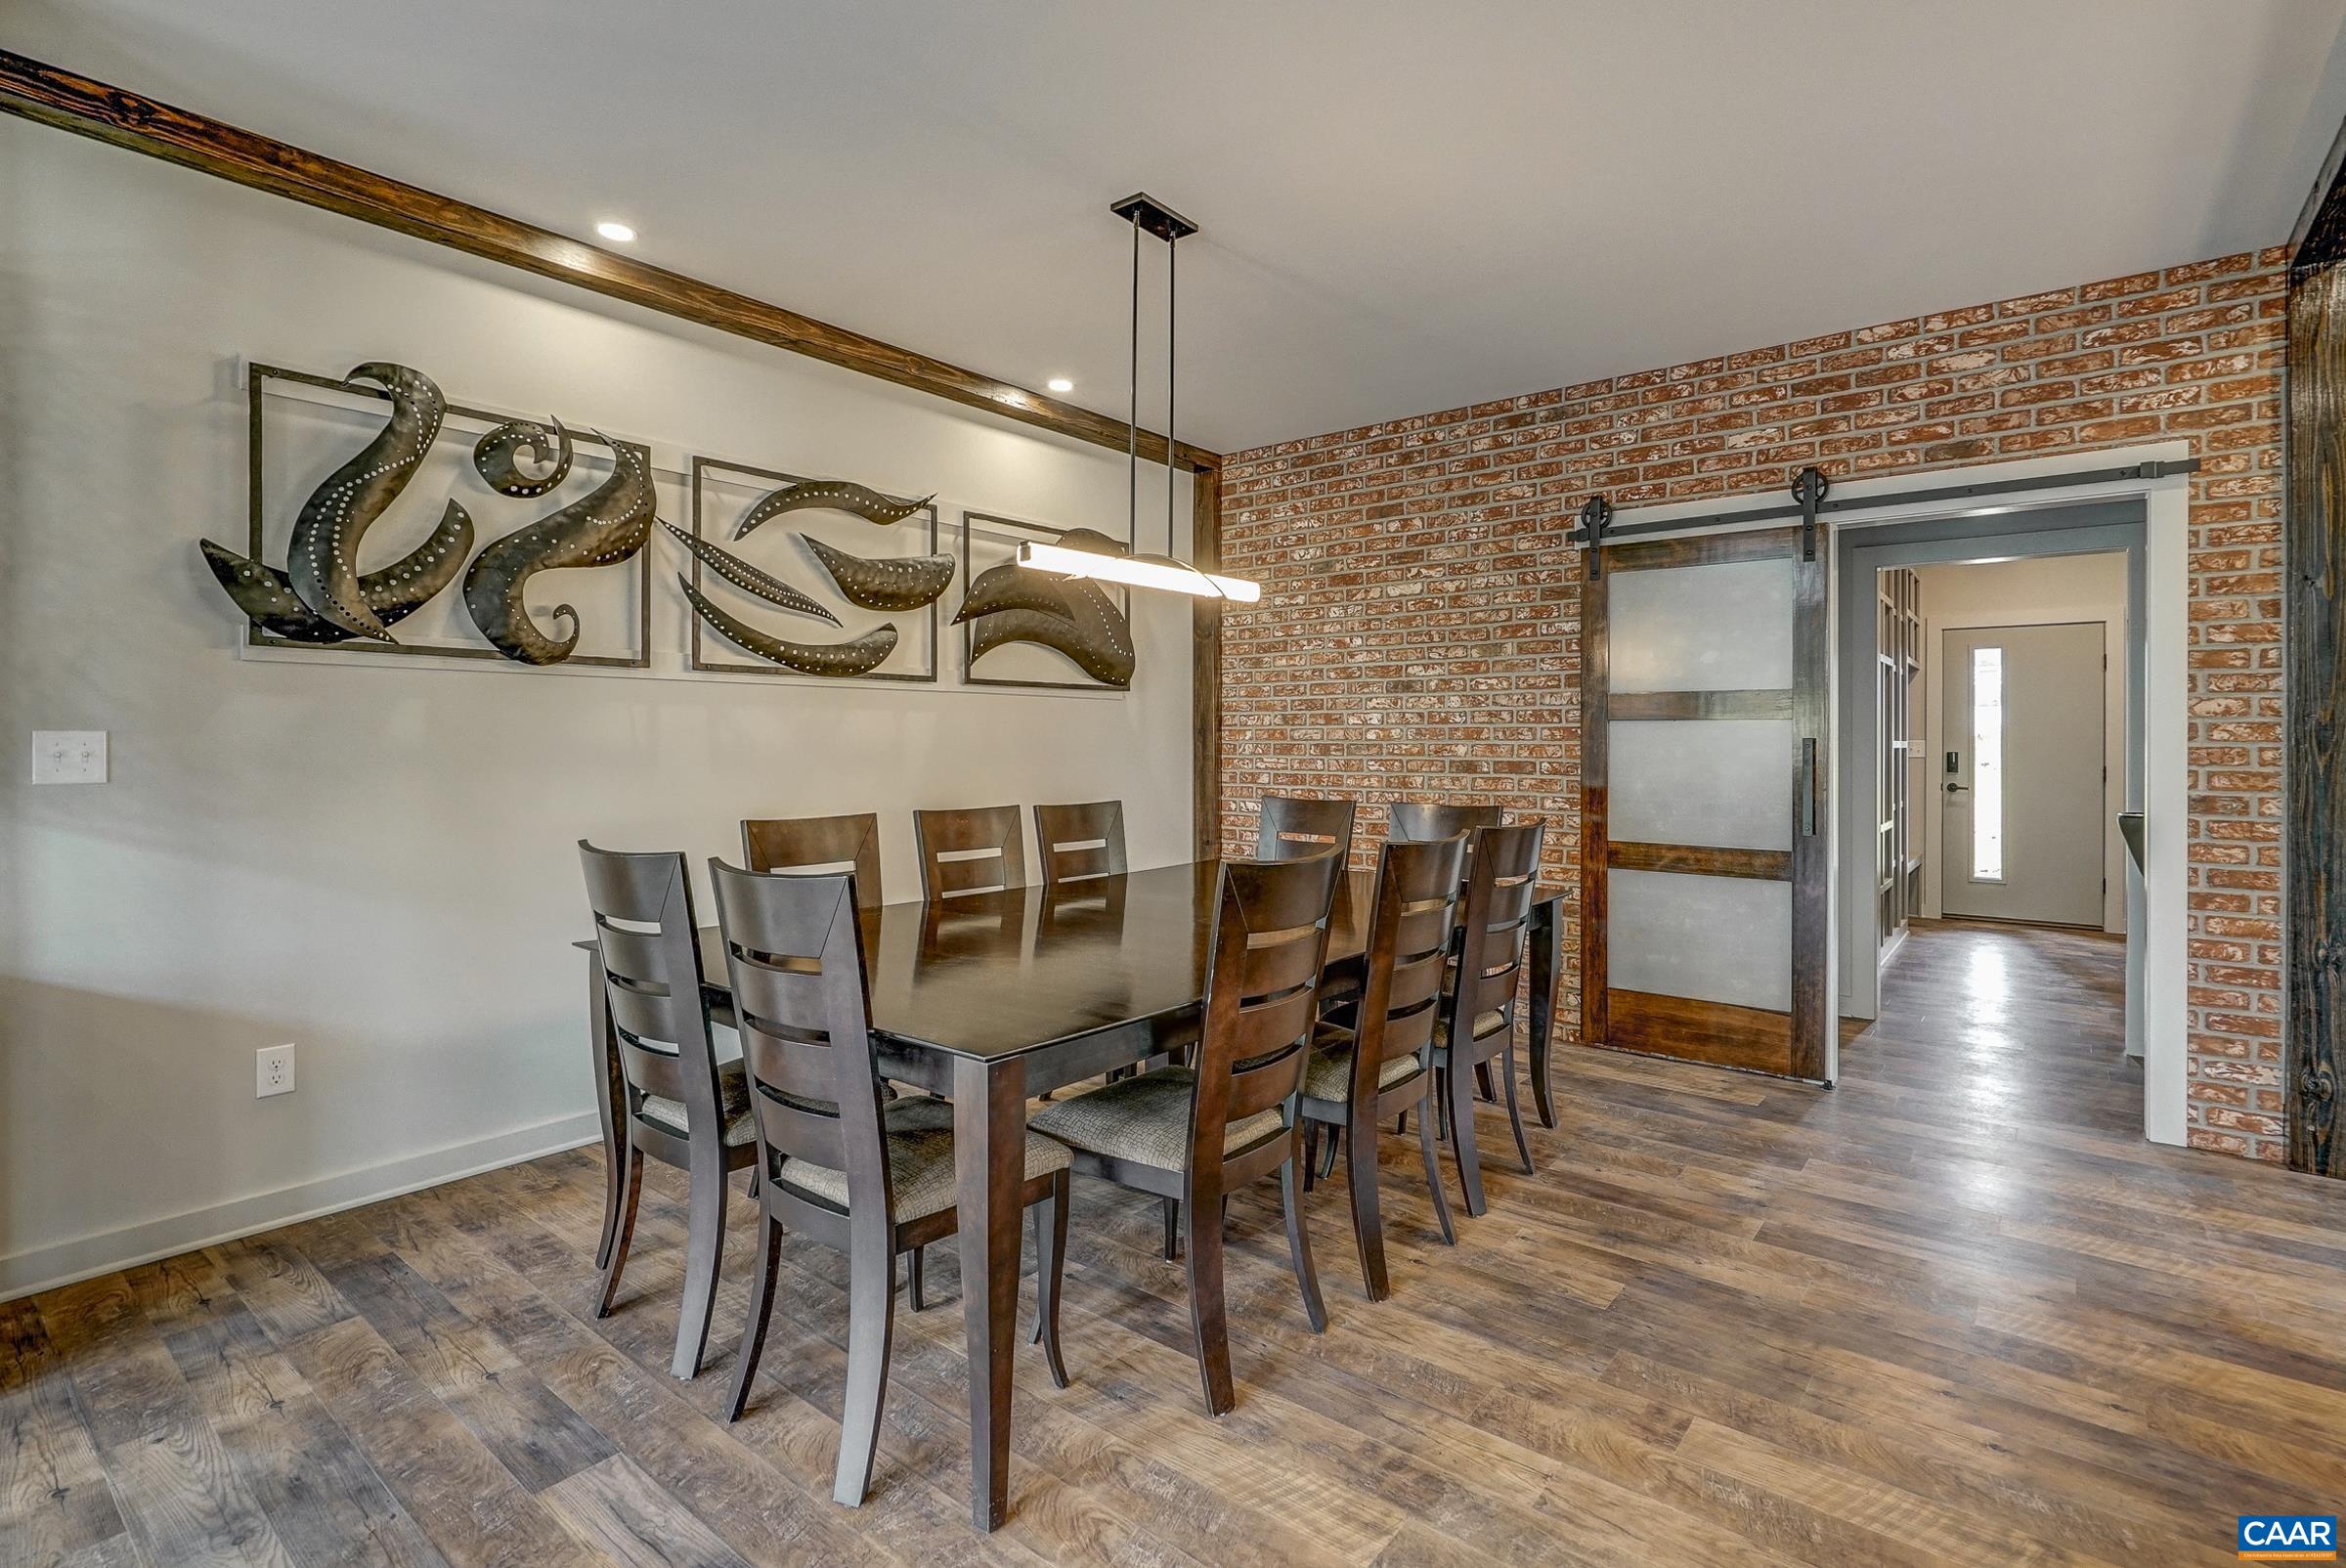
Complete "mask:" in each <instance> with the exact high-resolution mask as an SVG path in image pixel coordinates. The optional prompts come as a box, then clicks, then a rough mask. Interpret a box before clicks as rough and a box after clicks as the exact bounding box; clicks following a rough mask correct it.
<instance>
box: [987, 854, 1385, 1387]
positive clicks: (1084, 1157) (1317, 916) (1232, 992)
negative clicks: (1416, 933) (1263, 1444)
mask: <svg viewBox="0 0 2346 1568" xmlns="http://www.w3.org/2000/svg"><path fill="white" fill-rule="evenodd" d="M1339 874H1340V868H1339V866H1338V865H1337V862H1336V857H1335V856H1334V855H1333V854H1331V853H1329V852H1327V851H1326V850H1323V851H1322V852H1320V853H1319V854H1316V855H1313V856H1311V857H1310V858H1308V859H1290V860H1283V861H1254V860H1233V861H1225V862H1224V863H1223V865H1222V866H1221V868H1220V870H1219V872H1218V873H1217V875H1216V878H1215V890H1214V902H1213V911H1214V916H1213V919H1214V924H1213V936H1212V943H1211V947H1210V949H1209V953H1208V957H1207V961H1206V987H1205V1007H1204V1024H1203V1027H1202V1029H1201V1030H1200V1032H1199V1035H1198V1041H1197V1052H1196V1056H1197V1063H1196V1066H1195V1067H1167V1068H1164V1069H1163V1070H1161V1071H1156V1072H1146V1073H1143V1074H1141V1075H1140V1076H1139V1077H1134V1078H1123V1079H1119V1080H1118V1081H1116V1082H1114V1083H1110V1084H1108V1085H1106V1086H1105V1087H1102V1088H1099V1089H1094V1090H1092V1091H1091V1092H1090V1093H1089V1094H1083V1095H1078V1096H1076V1097H1074V1098H1072V1099H1068V1100H1062V1101H1059V1102H1057V1103H1056V1104H1053V1105H1048V1106H1045V1107H1043V1108H1041V1109H1040V1110H1038V1111H1035V1112H1034V1114H1033V1117H1032V1125H1033V1127H1034V1130H1035V1131H1037V1132H1041V1133H1047V1134H1049V1135H1050V1136H1051V1137H1053V1138H1056V1139H1059V1140H1060V1141H1061V1142H1063V1143H1064V1144H1066V1145H1067V1146H1068V1148H1069V1149H1071V1150H1072V1151H1073V1152H1074V1157H1075V1168H1076V1169H1077V1170H1078V1171H1080V1172H1082V1173H1083V1174H1085V1175H1089V1176H1099V1177H1103V1178H1105V1179H1106V1180H1108V1181H1112V1182H1116V1183H1119V1184H1121V1185H1123V1186H1126V1187H1131V1188H1136V1189H1138V1190H1139V1191H1141V1192H1144V1193H1153V1194H1155V1195H1156V1196H1157V1197H1158V1198H1171V1199H1175V1200H1177V1201H1178V1202H1179V1203H1180V1204H1181V1211H1182V1216H1183V1219H1184V1221H1185V1223H1186V1226H1187V1229H1186V1230H1185V1232H1184V1235H1183V1240H1184V1242H1185V1243H1186V1249H1187V1257H1188V1264H1189V1285H1190V1323H1191V1328H1192V1332H1193V1334H1194V1336H1195V1344H1196V1351H1197V1367H1198V1374H1199V1377H1200V1378H1201V1379H1202V1381H1203V1383H1204V1388H1205V1408H1206V1410H1207V1412H1208V1413H1209V1414H1211V1415H1215V1416H1220V1415H1222V1414H1223V1413H1225V1412H1226V1411H1228V1410H1229V1409H1230V1408H1231V1406H1232V1404H1233V1403H1234V1399H1235V1396H1234V1394H1233V1391H1232V1385H1231V1375H1230V1329H1229V1325H1228V1321H1227V1319H1226V1316H1225V1312H1224V1304H1223V1280H1222V1211H1223V1198H1224V1197H1225V1195H1227V1194H1229V1193H1231V1192H1233V1191H1235V1190H1236V1189H1238V1188H1239V1187H1241V1186H1243V1185H1244V1184H1246V1183H1248V1182H1251V1181H1254V1180H1256V1179H1258V1178H1260V1177H1263V1176H1267V1175H1269V1174H1271V1172H1272V1171H1274V1170H1276V1171H1278V1172H1279V1187H1280V1199H1281V1202H1282V1207H1283V1208H1284V1209H1285V1212H1286V1224H1287V1250H1288V1256H1289V1259H1290V1261H1291V1262H1292V1263H1293V1265H1294V1269H1295V1283H1296V1285H1297V1286H1298V1287H1299V1288H1300V1289H1301V1291H1302V1293H1303V1307H1304V1315H1305V1317H1306V1318H1307V1319H1308V1320H1309V1321H1310V1323H1311V1327H1312V1331H1313V1332H1314V1333H1318V1332H1321V1331H1322V1330H1323V1329H1325V1328H1326V1327H1327V1310H1326V1308H1325V1305H1324V1304H1323V1303H1322V1301H1321V1299H1320V1282H1319V1280H1318V1279H1317V1278H1316V1277H1315V1276H1314V1274H1313V1272H1312V1248H1311V1238H1310V1237H1309V1235H1308V1234H1307V1233H1306V1232H1305V1230H1304V1226H1303V1207H1302V1204H1303V1183H1302V1174H1303V1143H1302V1131H1303V1122H1302V1117H1301V1115H1300V1112H1299V1107H1298V1102H1299V1097H1300V1096H1301V1093H1302V1089H1303V1069H1304V1067H1305V1066H1306V1064H1307V1063H1308V1062H1309V1061H1310V1058H1311V1048H1312V1038H1313V1031H1314V1028H1315V1026H1316V1025H1317V1024H1318V1023H1319V1013H1320V1006H1319V999H1320V970H1321V967H1322V965H1323V964H1324V963H1325V960H1326V956H1327V928H1328V913H1329V910H1330V909H1331V907H1332V906H1333V904H1334V901H1335V890H1336V878H1337V877H1338V875H1339Z"/></svg>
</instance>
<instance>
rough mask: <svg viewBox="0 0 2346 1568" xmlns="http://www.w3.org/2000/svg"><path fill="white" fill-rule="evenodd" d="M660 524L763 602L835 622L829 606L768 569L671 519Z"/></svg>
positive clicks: (713, 568) (703, 561)
mask: <svg viewBox="0 0 2346 1568" xmlns="http://www.w3.org/2000/svg"><path fill="white" fill-rule="evenodd" d="M660 526H661V527H662V528H665V529H667V530H668V531H669V532H670V533H672V534H673V535H675V536H676V542H677V543H678V544H682V545H683V546H684V547H685V548H686V549H688V550H690V551H692V553H693V554H695V555H697V556H699V557H700V559H701V564H702V565H703V566H706V567H708V568H709V570H711V571H713V572H715V573H716V574H717V576H719V577H721V578H723V579H724V580H725V581H726V582H728V583H730V584H732V585H733V586H734V587H735V588H740V589H742V590H743V591H744V592H748V593H754V594H756V595H757V596H758V597H760V598H761V599H763V600H765V602H766V603H768V604H772V605H776V606H779V607H780V608H782V609H785V610H796V611H798V612H799V613H800V614H801V615H811V616H813V617H814V618H815V619H816V620H818V621H828V622H830V623H831V624H832V625H833V626H837V625H839V617H838V616H836V615H833V614H832V613H831V612H830V611H829V610H826V609H824V608H823V607H822V606H821V605H820V604H818V603H816V602H815V601H814V600H813V599H811V598H809V597H807V596H806V595H805V594H804V593H801V592H800V591H799V590H798V589H797V588H792V587H791V586H790V585H789V584H788V583H785V582H783V581H782V580H781V579H780V578H778V577H776V576H774V575H773V574H772V573H770V572H761V571H760V570H759V569H758V568H757V567H755V566H752V565H751V564H750V563H749V562H747V561H745V560H743V559H742V558H741V557H740V556H738V555H735V554H734V553H732V552H731V551H730V550H727V549H724V548H722V547H721V546H719V545H717V544H711V543H710V542H709V541H707V540H705V539H696V538H694V537H693V536H692V535H690V534H687V533H686V532H684V530H682V529H681V528H678V527H677V526H676V525H675V524H673V523H662V524H661V525H660ZM850 596H851V595H850Z"/></svg>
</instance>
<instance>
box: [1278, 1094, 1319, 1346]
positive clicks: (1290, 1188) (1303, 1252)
mask: <svg viewBox="0 0 2346 1568" xmlns="http://www.w3.org/2000/svg"><path fill="white" fill-rule="evenodd" d="M1302 1162H1303V1140H1302V1139H1301V1138H1297V1139H1296V1140H1295V1141H1294V1145H1293V1147H1292V1148H1290V1149H1289V1150H1288V1151H1287V1162H1286V1163H1285V1164H1283V1165H1282V1166H1280V1167H1279V1204H1280V1207H1281V1208H1282V1209H1284V1210H1286V1215H1287V1255H1288V1256H1289V1257H1290V1258H1292V1259H1293V1260H1294V1263H1295V1284H1296V1285H1297V1286H1298V1287H1299V1288H1300V1289H1301V1290H1302V1291H1303V1315H1304V1316H1305V1317H1306V1318H1308V1319H1310V1320H1311V1325H1312V1332H1314V1333H1316V1334H1317V1333H1325V1332H1326V1331H1327V1303H1325V1301H1322V1300H1321V1299H1320V1276H1319V1275H1318V1274H1316V1273H1314V1272H1313V1269H1312V1237H1311V1233H1310V1232H1309V1231H1306V1230H1305V1229H1304V1228H1303V1174H1304V1173H1303V1169H1302Z"/></svg>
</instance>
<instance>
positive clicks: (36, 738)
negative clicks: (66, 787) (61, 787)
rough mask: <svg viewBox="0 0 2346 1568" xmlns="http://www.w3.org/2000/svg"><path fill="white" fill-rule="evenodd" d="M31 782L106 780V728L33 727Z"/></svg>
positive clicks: (87, 782) (62, 782)
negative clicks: (34, 728)
mask: <svg viewBox="0 0 2346 1568" xmlns="http://www.w3.org/2000/svg"><path fill="white" fill-rule="evenodd" d="M32 781H33V782H34V783H35V784H103V783H105V782H106V731H105V730H103V729H36V730H34V731H33V732H32Z"/></svg>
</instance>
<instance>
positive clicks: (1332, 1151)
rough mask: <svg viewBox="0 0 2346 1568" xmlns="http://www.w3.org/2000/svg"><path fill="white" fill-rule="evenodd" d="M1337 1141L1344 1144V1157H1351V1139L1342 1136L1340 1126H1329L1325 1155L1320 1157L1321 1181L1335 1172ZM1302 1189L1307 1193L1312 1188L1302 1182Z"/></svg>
mask: <svg viewBox="0 0 2346 1568" xmlns="http://www.w3.org/2000/svg"><path fill="white" fill-rule="evenodd" d="M1339 1141H1341V1142H1342V1143H1343V1144H1344V1148H1345V1151H1346V1154H1345V1157H1346V1158H1350V1157H1351V1153H1350V1151H1351V1149H1352V1142H1351V1140H1350V1139H1349V1138H1345V1137H1344V1136H1343V1129H1342V1128H1339V1127H1330V1128H1328V1129H1327V1152H1326V1154H1325V1155H1324V1156H1323V1157H1322V1159H1321V1162H1320V1180H1322V1181H1325V1180H1327V1179H1328V1178H1329V1177H1330V1176H1333V1175H1334V1174H1335V1173H1336V1145H1337V1143H1338V1142H1339ZM1303 1190H1304V1191H1305V1192H1307V1193H1308V1192H1310V1191H1311V1190H1312V1189H1311V1184H1310V1183H1308V1182H1307V1183H1305V1184H1304V1189H1303Z"/></svg>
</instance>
